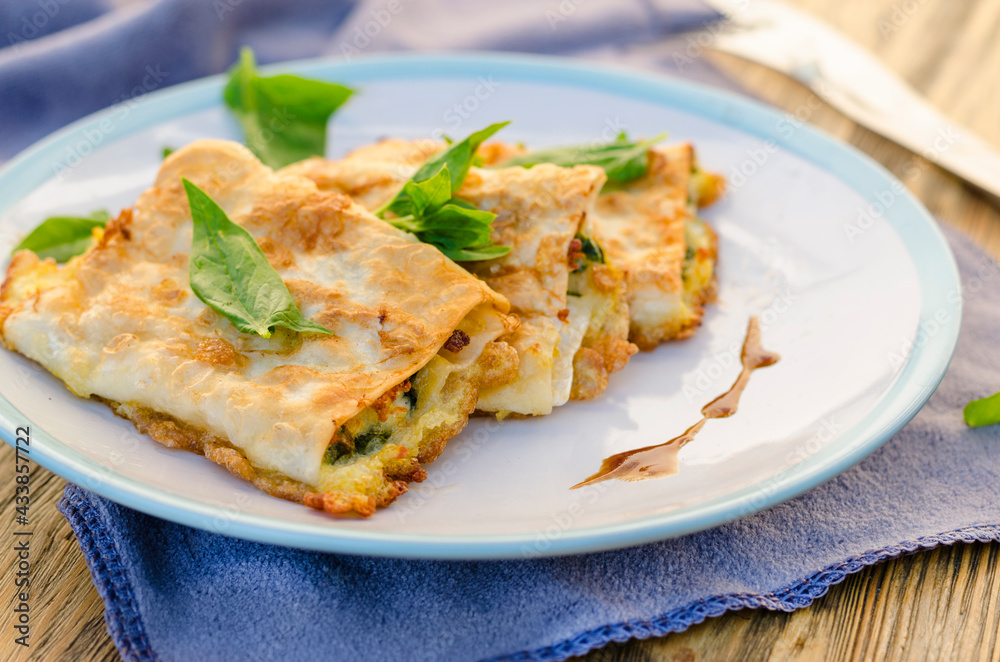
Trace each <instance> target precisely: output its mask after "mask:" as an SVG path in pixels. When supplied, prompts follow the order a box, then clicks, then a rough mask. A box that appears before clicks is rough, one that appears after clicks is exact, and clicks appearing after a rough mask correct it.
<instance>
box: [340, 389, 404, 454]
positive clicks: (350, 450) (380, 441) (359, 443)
mask: <svg viewBox="0 0 1000 662" xmlns="http://www.w3.org/2000/svg"><path fill="white" fill-rule="evenodd" d="M401 396H402V399H403V403H404V404H405V405H406V408H407V409H408V410H409V411H410V412H412V411H414V410H415V409H416V407H417V389H416V388H414V387H413V386H411V387H410V389H409V390H408V391H406V392H404V393H402V394H401ZM390 437H392V429H391V428H387V427H384V426H382V425H379V424H378V423H376V424H374V425H372V426H371V427H369V428H367V429H365V430H363V431H361V432H359V433H357V434H355V435H351V433H350V432H348V431H347V429H346V428H341V429H340V430H338V431H337V435H336V437H335V438H334V441H333V443H332V444H330V445H329V446H327V448H326V452H325V453H323V463H324V464H333V463H334V462H336V461H337V460H339V459H340V458H342V457H346V456H348V455H353V454H355V453H357V454H360V455H371V454H372V453H377V452H378V451H379V450H381V449H382V447H383V446H385V444H386V442H387V441H389V438H390Z"/></svg>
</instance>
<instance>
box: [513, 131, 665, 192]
mask: <svg viewBox="0 0 1000 662" xmlns="http://www.w3.org/2000/svg"><path fill="white" fill-rule="evenodd" d="M664 137H665V134H663V135H659V136H657V137H655V138H652V139H650V140H643V141H640V142H630V141H629V140H628V138H627V137H626V136H625V134H624V133H621V134H619V135H618V137H617V138H616V139H615V141H614V142H611V143H607V144H605V145H572V146H569V147H554V148H552V149H543V150H539V151H537V152H528V153H527V154H522V155H521V156H515V157H514V158H512V159H509V160H507V161H505V162H504V163H502V164H500V166H499V167H504V168H506V167H510V166H523V167H525V168H530V167H531V166H533V165H538V164H539V163H554V164H556V165H558V166H563V167H566V168H571V167H573V166H575V165H596V166H600V167H601V168H604V172H605V174H607V176H608V183H609V184H627V183H628V182H631V181H633V180H636V179H638V178H639V177H642V176H643V175H644V174H646V169H647V168H648V164H649V161H648V156H647V152H648V151H649V148H650V147H652V146H653V145H654V144H656V143H658V142H660V141H661V140H663V138H664Z"/></svg>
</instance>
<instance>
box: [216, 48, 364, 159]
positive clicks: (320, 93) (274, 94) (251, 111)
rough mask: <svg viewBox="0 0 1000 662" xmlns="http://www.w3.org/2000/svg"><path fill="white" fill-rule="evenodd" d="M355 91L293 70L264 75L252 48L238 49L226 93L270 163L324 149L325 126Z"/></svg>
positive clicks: (250, 140) (254, 147) (249, 139)
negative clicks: (294, 73) (309, 77)
mask: <svg viewBox="0 0 1000 662" xmlns="http://www.w3.org/2000/svg"><path fill="white" fill-rule="evenodd" d="M353 93H354V90H352V89H351V88H349V87H345V86H343V85H337V84H336V83H327V82H324V81H319V80H310V79H308V78H301V77H299V76H292V75H287V74H284V75H279V76H260V75H259V74H258V73H257V65H256V62H255V61H254V56H253V51H252V50H251V49H249V48H244V49H243V50H242V51H240V61H239V62H238V63H237V64H236V65H235V66H234V67H233V68H232V69H230V71H229V82H228V83H227V84H226V88H225V91H224V92H223V98H224V99H225V102H226V105H227V106H229V108H230V109H231V110H232V111H233V113H234V114H235V115H236V118H237V119H238V120H239V122H240V124H241V125H242V126H243V134H244V137H245V140H246V144H247V147H249V148H250V151H252V152H253V153H254V154H256V155H257V158H259V159H260V160H261V161H263V162H264V163H266V164H267V165H269V166H271V167H272V168H281V167H284V166H286V165H288V164H289V163H294V162H296V161H301V160H302V159H305V158H308V157H310V156H323V155H324V153H325V151H326V125H327V122H328V120H329V119H330V115H332V114H333V113H334V112H335V111H336V110H337V109H338V108H340V106H342V105H343V104H344V102H345V101H347V100H348V99H349V98H350V96H351V95H352V94H353Z"/></svg>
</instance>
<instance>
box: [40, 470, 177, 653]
mask: <svg viewBox="0 0 1000 662" xmlns="http://www.w3.org/2000/svg"><path fill="white" fill-rule="evenodd" d="M58 508H59V512H61V513H62V514H63V516H64V517H65V518H66V519H67V520H68V521H69V525H70V527H72V529H73V533H74V534H76V539H77V541H78V542H79V543H80V550H81V551H82V552H83V556H84V558H86V560H87V566H88V567H90V577H91V579H92V580H93V582H94V586H96V587H97V593H98V595H100V596H101V599H102V600H103V601H104V622H105V624H106V625H107V628H108V634H110V635H111V638H112V640H114V642H115V647H116V648H118V652H119V653H120V654H121V656H122V659H123V660H126V662H157V660H159V657H158V656H157V655H156V653H154V652H153V649H152V647H151V646H150V645H149V638H148V637H147V636H146V628H145V626H144V625H143V623H142V617H141V616H140V615H139V607H138V605H137V604H136V600H135V595H134V594H133V593H132V583H131V582H130V581H129V578H128V575H127V574H126V573H125V566H124V565H123V564H122V562H121V558H120V557H119V555H118V548H117V546H116V545H115V541H114V539H113V538H112V536H111V534H110V533H109V532H108V530H107V529H106V528H105V527H104V523H103V522H102V521H101V516H100V514H99V513H98V512H97V509H96V508H94V504H93V502H91V500H90V499H89V498H88V496H87V493H86V492H84V491H83V490H82V489H80V488H79V487H77V486H76V485H74V484H72V483H67V484H66V489H65V491H64V492H63V496H62V499H60V500H59V504H58Z"/></svg>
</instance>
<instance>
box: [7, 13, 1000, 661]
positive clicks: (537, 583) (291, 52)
mask: <svg viewBox="0 0 1000 662" xmlns="http://www.w3.org/2000/svg"><path fill="white" fill-rule="evenodd" d="M400 1H401V2H402V4H403V7H404V9H403V12H402V13H400V15H399V16H398V17H397V18H396V19H393V21H392V22H391V23H389V24H388V25H386V26H384V27H380V28H379V29H377V30H376V29H374V28H371V27H370V26H371V25H372V21H373V20H376V21H377V18H378V16H379V14H378V12H380V11H381V10H382V9H383V8H384V7H386V4H387V3H386V2H377V1H376V2H358V3H351V2H325V1H320V0H307V1H305V2H296V3H278V2H267V1H265V0H218V1H217V2H216V1H212V2H209V1H207V0H205V1H201V0H157V1H151V2H123V1H121V0H119V1H118V2H112V1H111V0H108V1H107V2H105V3H102V2H99V1H96V0H7V2H5V3H4V4H3V6H2V8H0V46H4V47H3V48H0V132H2V136H0V137H2V138H3V140H0V159H5V158H9V157H10V156H12V155H13V154H14V153H16V152H17V151H18V150H20V149H22V148H24V147H26V146H27V145H29V144H30V143H31V142H33V141H35V140H37V139H39V138H41V137H43V136H45V135H47V134H48V133H50V132H51V131H52V130H54V129H56V128H58V127H59V126H62V125H63V124H65V123H67V122H70V121H72V120H74V119H76V118H78V117H81V116H83V115H86V114H87V113H90V112H92V111H94V110H97V109H99V108H102V107H105V106H108V105H110V104H112V103H116V102H119V101H121V100H123V99H126V98H129V97H131V96H133V95H135V94H143V93H145V92H146V91H148V89H147V88H152V89H157V88H159V87H162V86H166V85H172V84H176V83H179V82H182V81H184V80H188V79H191V78H195V77H198V76H202V75H206V74H210V73H216V72H219V71H222V70H224V69H225V68H226V67H227V66H228V65H229V64H230V63H231V62H232V61H233V60H234V58H235V55H236V51H237V49H238V47H239V46H240V45H242V44H244V43H246V44H250V45H252V46H253V47H254V48H255V49H256V50H257V52H258V56H259V59H260V60H261V61H262V62H269V61H277V60H283V59H289V58H296V57H305V56H311V55H317V54H327V55H330V56H332V57H343V58H345V59H350V58H352V57H356V56H358V55H360V54H363V53H369V52H375V51H379V50H399V49H410V48H413V49H429V48H431V49H438V50H446V49H455V48H494V49H502V50H529V51H536V52H550V53H553V52H554V53H573V54H577V55H580V56H584V57H591V58H605V59H608V58H611V59H615V60H617V61H620V62H626V63H630V64H632V65H635V66H643V67H652V68H656V69H659V70H663V71H673V72H674V73H680V74H683V75H687V76H692V77H695V78H699V79H701V80H708V81H712V82H715V83H717V84H729V83H727V82H726V81H725V79H724V78H722V77H721V76H719V75H718V74H717V73H716V72H714V71H713V70H712V69H711V68H710V67H708V66H706V65H705V64H704V63H703V62H702V61H701V60H700V59H698V58H697V57H695V58H694V59H693V60H692V61H686V60H685V59H684V58H678V57H676V54H677V53H678V52H681V53H684V52H687V53H689V54H690V53H691V52H692V51H685V50H684V49H685V48H687V47H688V46H690V44H691V42H690V41H686V40H685V39H686V38H685V37H684V36H683V35H680V36H676V37H674V38H673V40H672V41H671V40H670V39H668V38H667V37H668V36H669V35H670V34H676V33H679V32H680V31H682V30H684V29H690V28H699V27H702V26H704V25H706V24H707V23H708V22H710V21H712V20H713V19H715V18H716V16H715V15H714V14H713V13H712V12H710V11H707V10H705V9H704V7H702V6H701V5H700V4H699V3H698V2H697V1H696V0H688V1H683V0H659V1H657V0H647V1H641V0H636V1H634V2H615V3H602V2H597V1H596V0H591V2H573V1H572V0H564V1H563V2H552V3H537V2H529V1H517V2H505V3H488V4H487V3H480V2H474V3H469V2H464V3H460V2H446V1H442V0H435V1H432V2H426V3H421V4H419V5H418V4H417V3H411V2H409V1H404V0H400ZM40 11H41V12H42V15H39V14H38V12H40ZM39 16H44V17H45V18H44V19H42V18H39ZM36 18H37V20H36ZM25 20H27V21H29V22H30V21H35V23H34V25H35V26H36V27H37V33H31V34H30V36H29V33H30V30H28V29H27V28H26V25H27V24H26V23H25ZM366 27H367V28H369V29H368V31H369V32H370V33H373V34H369V35H368V39H369V40H368V41H367V42H366V41H365V40H364V38H363V37H362V36H361V35H362V34H364V33H365V29H366ZM11 35H13V36H11ZM654 44H656V46H655V47H654V46H653V45H654ZM670 44H673V46H671V45H670ZM352 49H354V50H352ZM156 78H158V79H159V80H154V79H156ZM949 238H950V241H951V242H952V244H953V247H954V248H955V251H956V255H957V257H958V259H959V264H960V267H961V270H962V274H963V278H964V280H965V283H966V285H967V286H968V290H967V296H966V308H965V320H964V326H963V331H962V336H961V340H960V345H959V349H958V352H957V354H956V357H955V360H954V362H953V364H952V367H951V369H950V371H949V373H948V375H947V376H946V378H945V380H944V382H943V383H942V385H941V387H940V388H939V390H938V392H937V393H936V394H935V395H934V397H933V398H932V399H931V401H930V402H929V403H928V405H927V406H926V407H925V408H924V409H923V410H922V411H921V412H920V414H919V415H918V416H917V417H916V418H915V419H914V420H913V421H912V422H911V423H910V424H909V425H908V426H907V427H906V428H905V429H904V430H903V431H901V432H900V433H899V434H898V435H896V436H895V437H894V438H893V439H892V440H891V441H889V442H888V443H887V444H886V445H885V446H884V447H883V448H882V449H881V450H879V451H878V452H876V453H875V454H874V455H873V456H872V457H871V458H869V459H868V460H866V461H865V462H863V463H861V464H860V465H859V466H857V467H855V468H853V469H851V470H850V471H847V472H845V473H844V474H842V475H841V476H839V477H837V478H836V479H834V480H832V481H830V482H829V483H827V484H825V485H823V486H821V487H819V488H817V489H815V490H813V491H811V492H809V493H807V494H806V495H804V496H802V497H800V498H798V499H795V500H793V501H790V502H788V503H785V504H782V505H780V506H777V507H775V508H772V509H771V510H769V511H766V512H764V513H760V514H757V515H754V516H751V517H748V518H745V519H743V520H740V521H738V522H734V523H731V524H728V525H725V526H722V527H719V528H717V529H714V530H711V531H706V532H702V533H698V534H695V535H690V536H686V537H684V538H680V539H677V540H671V541H665V542H662V543H657V544H653V545H646V546H643V547H637V548H633V549H627V550H620V551H615V552H606V553H601V554H591V555H584V556H576V557H567V558H556V559H543V560H524V561H503V562H431V561H422V562H421V561H398V560H386V559H372V558H361V557H350V556H338V555H323V554H314V553H308V552H302V551H298V550H291V549H285V548H280V547H271V546H267V545H260V544H256V543H250V542H245V541H241V540H235V539H230V538H226V537H222V536H218V535H214V534H210V533H206V532H202V531H197V530H193V529H188V528H185V527H182V526H178V525H175V524H172V523H169V522H164V521H161V520H157V519H155V518H152V517H148V516H145V515H142V514H139V513H137V512H135V511H132V510H129V509H127V508H124V507H121V506H118V505H116V504H114V503H111V502H109V501H107V500H104V499H102V498H100V497H97V496H95V495H92V494H89V493H87V492H85V491H84V490H81V489H80V488H77V487H75V486H72V485H70V486H68V487H67V489H66V494H65V497H64V499H63V501H62V502H61V504H60V507H61V509H62V510H63V512H64V513H65V515H66V517H67V518H68V519H69V521H70V523H71V525H72V526H73V529H74V531H75V532H76V534H77V536H78V538H79V540H80V544H81V548H82V549H83V551H84V554H85V555H86V557H87V560H88V563H89V565H90V567H91V570H92V573H93V576H94V581H95V584H96V585H97V587H98V590H99V592H100V593H101V596H102V598H103V599H104V600H105V604H106V607H107V612H106V619H107V622H108V628H109V631H110V632H111V634H112V636H113V637H114V639H115V642H116V644H117V646H118V648H119V650H120V651H121V653H122V656H123V657H124V658H125V659H127V660H164V661H174V660H177V661H181V660H270V659H276V658H288V657H291V658H293V659H300V658H307V657H311V658H315V659H345V660H375V659H379V660H382V659H393V660H396V659H406V660H440V659H446V660H474V659H489V658H497V659H564V658H566V657H568V656H569V655H573V654H579V653H582V652H584V651H586V650H589V649H591V648H593V647H596V646H600V645H603V644H604V643H606V642H608V641H611V640H618V641H621V640H624V639H627V638H629V637H645V636H651V635H660V634H664V633H667V632H673V631H678V630H682V629H684V628H686V627H688V626H689V625H690V624H692V623H695V622H699V621H701V620H703V619H704V618H706V617H708V616H714V615H718V614H720V613H722V612H724V611H725V610H727V609H737V608H742V607H762V608H768V609H785V610H790V609H795V608H798V607H802V606H806V605H808V604H809V603H810V602H811V600H812V599H813V598H815V597H816V596H818V595H821V594H822V593H824V592H825V591H826V589H827V587H828V586H829V585H830V584H832V583H835V582H837V581H840V580H842V579H843V577H844V576H845V575H846V574H847V573H850V572H854V571H857V570H858V569H860V568H861V567H863V566H864V565H866V564H870V563H874V562H877V561H879V560H882V559H885V558H888V557H891V556H896V555H899V554H902V553H906V552H908V551H913V550H915V549H919V548H921V547H932V546H934V545H938V544H942V543H951V542H955V541H973V540H1000V439H998V437H1000V433H998V430H997V429H996V428H995V427H994V428H984V429H979V430H969V429H968V428H966V427H965V426H964V424H963V423H962V420H961V409H962V407H963V405H964V404H965V402H967V401H968V400H970V399H972V398H976V397H982V396H983V395H985V394H988V393H991V392H993V391H995V390H996V389H997V388H1000V354H998V353H997V352H996V351H995V348H996V346H997V344H998V341H1000V266H998V265H997V264H996V263H995V262H994V261H992V260H991V259H990V258H988V257H987V256H986V255H984V254H983V253H982V252H981V251H979V250H978V249H977V248H975V247H974V246H972V245H971V244H970V243H969V242H968V241H967V240H965V239H962V238H961V237H959V236H957V235H956V234H955V233H949Z"/></svg>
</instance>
